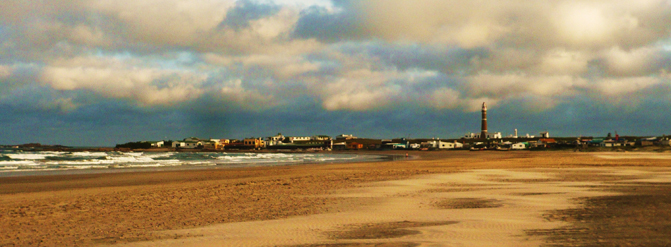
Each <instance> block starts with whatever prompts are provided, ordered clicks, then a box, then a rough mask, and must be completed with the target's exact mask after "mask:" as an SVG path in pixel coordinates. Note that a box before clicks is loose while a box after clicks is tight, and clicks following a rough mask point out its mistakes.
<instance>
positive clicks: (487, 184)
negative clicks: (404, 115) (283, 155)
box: [0, 151, 671, 246]
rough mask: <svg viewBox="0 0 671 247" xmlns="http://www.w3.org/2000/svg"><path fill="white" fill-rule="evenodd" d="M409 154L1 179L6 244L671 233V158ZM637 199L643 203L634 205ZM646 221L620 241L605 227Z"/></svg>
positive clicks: (1, 228)
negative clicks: (393, 158) (370, 158)
mask: <svg viewBox="0 0 671 247" xmlns="http://www.w3.org/2000/svg"><path fill="white" fill-rule="evenodd" d="M386 153H388V154H389V153H390V152H386ZM391 153H392V154H393V152H391ZM395 154H402V153H400V152H396V153H395ZM409 154H410V155H412V156H416V157H418V159H408V160H398V161H393V162H375V163H353V164H320V165H300V166H281V167H257V168H247V169H225V170H193V171H164V172H146V173H118V174H89V175H69V176H46V177H38V176H33V177H11V178H2V179H0V246H38V245H39V246H72V245H79V246H94V245H118V246H455V245H462V246H539V245H544V244H551V245H552V244H556V245H568V244H571V245H584V244H585V243H592V242H593V241H597V240H600V242H595V243H600V244H603V243H613V244H612V245H623V244H625V243H629V244H634V245H642V244H641V243H655V244H659V243H668V242H664V241H669V239H671V237H669V236H671V228H670V227H668V225H666V223H667V222H666V221H665V220H663V219H661V220H660V219H659V217H655V216H656V215H662V216H664V215H669V214H668V213H669V210H671V209H667V208H669V207H664V205H667V204H665V203H667V202H668V201H669V200H670V199H669V195H668V194H669V193H668V192H667V191H668V187H667V186H666V184H667V183H671V175H669V174H671V168H669V167H668V166H669V165H670V164H671V159H669V158H671V155H669V154H656V153H650V154H644V155H635V156H632V155H631V154H630V153H629V154H628V153H596V154H595V153H574V152H529V151H521V152H494V151H489V152H468V151H436V152H410V153H409ZM599 155H601V156H599ZM603 155H606V156H603ZM619 156H622V157H619ZM631 198H637V199H636V200H631ZM641 198H643V199H644V200H643V199H641ZM613 205H619V207H615V206H613ZM622 205H624V206H622ZM604 207H605V208H608V210H606V211H604V210H603V208H604ZM632 209H637V210H634V211H636V212H640V213H638V214H636V213H628V212H632ZM581 210H587V211H581ZM590 210H591V211H590ZM595 212H604V213H602V214H599V213H595ZM606 212H607V213H606ZM576 215H577V216H576ZM612 216H616V217H620V218H619V219H620V220H611V219H614V218H612ZM627 217H629V218H627ZM649 218H657V219H656V221H655V223H654V224H653V223H647V222H650V219H649ZM663 218H669V217H663ZM627 222H639V224H638V225H636V224H625V223H627ZM648 225H650V227H648V228H649V229H648V230H647V231H643V230H637V231H636V232H638V234H634V235H627V236H629V237H628V238H626V239H623V237H622V235H621V234H620V235H617V234H612V231H608V230H604V227H607V228H608V229H622V231H623V232H624V231H627V230H631V229H627V228H632V229H633V227H638V228H636V229H641V228H640V227H641V226H648ZM646 229H647V228H646ZM650 229H652V230H650ZM590 241H592V242H590Z"/></svg>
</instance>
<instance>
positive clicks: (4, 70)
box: [0, 65, 12, 79]
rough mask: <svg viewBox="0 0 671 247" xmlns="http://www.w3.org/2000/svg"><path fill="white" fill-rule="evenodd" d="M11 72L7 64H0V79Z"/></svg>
mask: <svg viewBox="0 0 671 247" xmlns="http://www.w3.org/2000/svg"><path fill="white" fill-rule="evenodd" d="M11 74H12V68H11V67H9V66H4V65H0V79H4V78H7V77H9V76H10V75H11Z"/></svg>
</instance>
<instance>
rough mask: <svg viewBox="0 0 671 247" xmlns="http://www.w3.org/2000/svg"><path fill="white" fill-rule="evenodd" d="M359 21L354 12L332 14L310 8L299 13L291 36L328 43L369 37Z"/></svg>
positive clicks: (317, 8) (323, 9)
mask: <svg viewBox="0 0 671 247" xmlns="http://www.w3.org/2000/svg"><path fill="white" fill-rule="evenodd" d="M361 21H362V20H361V18H360V17H359V16H358V14H357V12H356V11H349V10H348V11H337V12H335V13H333V12H329V10H327V9H325V8H324V7H318V6H312V7H310V8H308V9H305V10H303V11H301V14H300V19H298V23H296V27H295V30H294V33H293V36H294V37H296V38H300V39H310V38H316V39H318V40H321V41H324V42H329V43H331V42H338V41H345V40H357V39H364V38H368V37H371V36H370V35H369V34H368V33H367V32H366V31H365V29H364V27H363V26H361V25H360V24H361Z"/></svg>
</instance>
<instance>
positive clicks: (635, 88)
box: [589, 76, 662, 99]
mask: <svg viewBox="0 0 671 247" xmlns="http://www.w3.org/2000/svg"><path fill="white" fill-rule="evenodd" d="M661 82H662V81H661V80H660V78H658V77H651V76H641V77H626V78H605V79H601V80H599V81H597V82H595V83H594V84H592V85H590V86H589V88H591V89H594V90H596V91H597V92H599V93H600V94H601V95H603V96H604V99H608V98H609V97H616V98H634V97H633V96H634V95H632V94H635V93H637V92H640V91H642V90H645V89H647V88H650V87H652V86H654V85H657V84H659V83H661Z"/></svg>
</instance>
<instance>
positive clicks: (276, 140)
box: [266, 133, 284, 146]
mask: <svg viewBox="0 0 671 247" xmlns="http://www.w3.org/2000/svg"><path fill="white" fill-rule="evenodd" d="M282 141H284V136H283V135H282V133H277V135H276V136H271V137H268V138H266V144H267V145H268V146H275V145H280V143H282Z"/></svg>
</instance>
